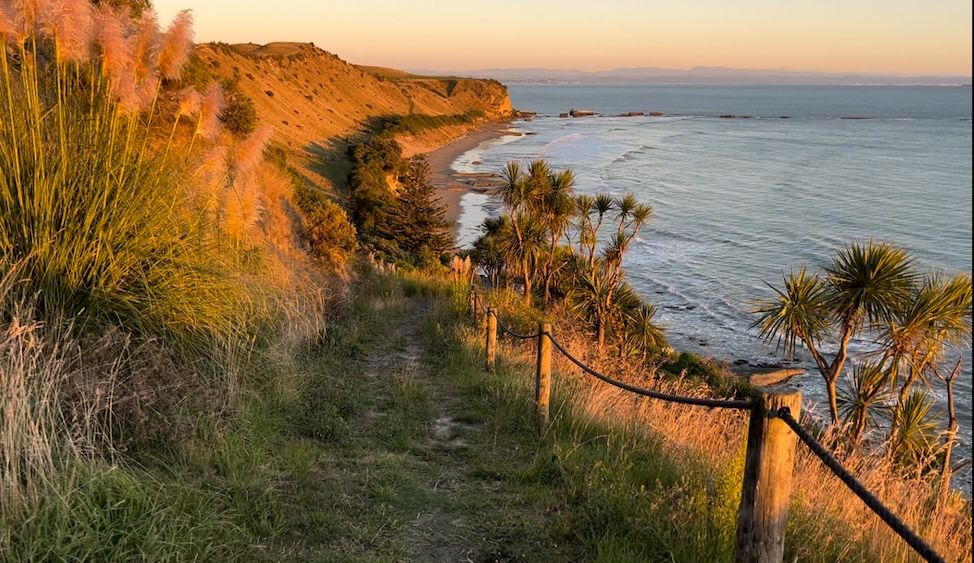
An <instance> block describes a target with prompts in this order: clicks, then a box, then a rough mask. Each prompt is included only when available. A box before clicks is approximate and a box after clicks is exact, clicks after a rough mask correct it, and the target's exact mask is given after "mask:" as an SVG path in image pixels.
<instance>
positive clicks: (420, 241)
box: [379, 157, 454, 256]
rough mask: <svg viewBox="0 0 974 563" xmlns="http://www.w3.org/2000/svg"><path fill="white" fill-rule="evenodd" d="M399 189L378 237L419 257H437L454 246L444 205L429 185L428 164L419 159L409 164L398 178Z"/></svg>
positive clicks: (412, 160)
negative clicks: (431, 254)
mask: <svg viewBox="0 0 974 563" xmlns="http://www.w3.org/2000/svg"><path fill="white" fill-rule="evenodd" d="M400 184H401V186H402V187H401V189H400V191H399V194H398V195H399V198H398V200H397V201H396V203H395V205H393V206H392V208H391V209H390V210H389V212H388V214H387V215H386V216H385V217H384V221H383V223H382V225H381V226H380V227H379V231H380V234H381V236H383V237H384V238H387V239H390V240H393V241H395V242H396V244H397V245H399V248H400V249H402V250H403V251H404V252H406V253H408V254H411V255H414V256H419V255H421V254H423V253H424V252H432V253H433V254H440V253H442V252H445V251H447V250H450V249H451V248H453V247H454V240H453V234H452V233H451V227H452V225H451V224H450V222H449V221H447V220H446V205H445V204H444V203H443V201H442V200H441V199H440V198H439V197H438V196H437V195H436V189H435V188H434V187H433V185H432V184H431V183H430V182H429V164H428V163H427V162H426V159H424V158H422V157H415V158H412V159H411V160H410V161H409V165H408V167H407V170H406V173H405V174H403V176H402V177H400Z"/></svg>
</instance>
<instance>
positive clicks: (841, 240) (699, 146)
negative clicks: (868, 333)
mask: <svg viewBox="0 0 974 563" xmlns="http://www.w3.org/2000/svg"><path fill="white" fill-rule="evenodd" d="M510 93H511V98H512V102H513V104H514V106H515V107H517V108H519V109H522V110H530V111H536V112H538V116H537V117H535V118H534V119H532V120H531V121H519V122H516V123H514V124H513V125H512V132H513V133H514V134H512V135H508V136H505V137H502V138H500V139H496V140H492V141H489V142H486V143H484V144H482V145H481V146H479V147H477V148H476V149H474V150H472V151H470V152H468V153H467V154H465V155H463V156H461V157H460V158H459V159H458V160H457V161H456V162H455V163H454V169H455V170H457V171H458V172H496V171H498V170H499V169H500V168H501V166H503V165H504V163H506V162H508V161H510V160H523V161H527V160H531V159H537V158H543V159H546V160H547V161H548V162H549V163H550V164H551V165H553V166H554V167H556V168H565V167H567V168H571V169H573V170H574V171H575V174H576V176H577V178H578V181H577V191H578V192H579V193H585V194H595V193H609V194H612V195H616V196H618V195H622V194H625V193H627V192H633V193H635V194H636V195H637V196H638V198H639V199H640V200H641V201H643V202H646V203H650V204H651V205H652V206H653V207H654V208H655V213H654V215H653V218H652V220H651V222H650V223H649V225H648V226H647V228H646V229H645V230H644V231H643V232H642V233H641V235H640V237H639V239H638V242H637V244H636V245H635V247H634V248H633V249H632V250H630V252H629V253H628V254H627V255H626V264H625V267H626V271H627V273H628V280H629V281H630V282H631V283H632V284H633V286H635V288H636V289H637V290H638V291H639V292H640V293H641V294H642V296H643V297H645V298H646V299H647V300H649V301H650V302H652V303H653V304H655V305H656V306H657V307H658V308H659V313H658V318H657V320H658V322H659V323H660V324H662V325H664V326H665V327H666V331H667V336H668V337H669V339H670V341H671V342H672V343H673V344H674V345H675V347H677V348H678V349H684V350H690V351H693V352H697V353H700V354H704V355H707V356H712V357H714V358H716V359H718V360H722V361H726V362H728V363H729V364H733V363H734V362H737V363H739V364H743V362H744V361H747V362H750V364H751V365H758V364H761V363H774V362H775V361H777V360H780V356H781V354H780V353H778V351H776V350H775V348H774V346H773V345H768V344H766V343H764V342H762V341H761V340H760V339H759V338H758V334H757V332H756V331H755V330H754V329H753V328H751V325H752V323H753V322H754V320H755V315H754V314H753V313H752V310H753V308H754V301H755V300H756V299H759V298H762V297H771V296H772V295H773V293H772V291H771V290H770V289H769V288H768V286H767V285H766V284H765V282H768V283H771V284H773V285H776V286H780V285H781V278H782V274H783V273H785V272H788V271H790V270H791V269H793V268H796V267H798V266H800V265H802V264H806V265H808V266H809V267H810V268H811V269H819V268H821V267H823V266H825V265H826V264H828V262H829V260H830V258H831V257H832V255H833V251H834V249H835V248H836V247H838V246H841V245H844V244H846V243H848V242H850V241H853V240H865V239H869V238H873V239H882V240H888V241H891V242H894V243H896V244H898V245H901V246H903V247H905V248H906V249H908V250H909V251H910V252H911V253H912V254H913V255H914V256H915V257H916V259H917V262H918V265H919V267H920V268H921V269H922V270H924V271H942V272H945V273H948V274H954V273H957V272H970V271H971V221H972V219H971V206H972V200H971V192H972V190H971V89H970V88H969V87H635V86H633V87H627V86H562V85H513V86H511V87H510ZM572 108H578V109H581V108H585V109H591V110H593V111H596V112H599V113H600V114H601V115H600V116H597V117H587V118H577V119H571V118H569V119H563V118H560V117H558V115H559V114H560V113H563V112H568V111H569V110H570V109H572ZM651 111H657V112H662V113H663V114H664V116H663V117H611V116H613V115H618V114H622V113H628V112H645V113H646V114H648V113H649V112H651ZM722 115H723V116H727V115H735V116H737V117H736V118H734V119H730V118H721V117H720V116H722ZM463 206H464V212H463V214H462V216H461V225H460V237H461V242H462V243H464V244H468V245H469V244H470V243H471V242H472V240H474V239H475V238H476V236H477V234H478V231H477V223H478V222H479V220H480V218H481V217H482V216H483V214H484V213H487V214H496V213H498V212H499V211H500V207H499V204H498V202H496V201H494V200H492V199H491V198H490V197H488V196H485V195H483V194H474V193H471V194H467V195H466V196H464V200H463ZM853 347H854V349H855V351H857V352H860V353H861V352H865V351H867V350H869V348H870V344H869V343H868V342H856V343H854V345H853ZM963 355H964V356H965V368H964V373H963V376H962V377H961V379H960V381H958V382H957V384H956V386H955V387H956V396H957V413H958V418H959V421H960V424H961V426H962V431H961V436H960V441H961V442H962V446H961V450H962V455H963V456H964V457H969V456H970V455H971V449H970V448H971V369H970V368H971V358H970V348H969V347H965V350H964V351H963ZM946 363H949V364H951V365H952V363H953V358H948V361H947V362H946ZM806 365H807V366H808V367H809V368H810V369H809V370H808V372H807V373H806V374H805V375H804V376H802V377H800V378H799V379H798V380H797V381H795V382H794V384H795V385H796V386H798V387H800V388H801V389H802V391H803V393H804V394H805V397H806V408H811V409H813V410H815V411H817V412H818V413H819V414H820V415H822V414H827V412H828V409H827V406H826V405H825V402H824V389H823V385H822V382H821V377H820V375H819V374H818V372H817V370H815V369H814V365H813V364H808V363H806ZM944 368H945V369H949V368H950V365H945V366H944ZM932 393H933V394H934V395H935V396H936V397H937V399H938V401H939V403H940V404H941V406H943V404H944V400H945V392H944V390H943V386H942V385H938V386H935V387H934V389H933V390H932ZM966 482H967V485H966V486H967V488H968V489H969V483H970V481H969V480H967V481H966Z"/></svg>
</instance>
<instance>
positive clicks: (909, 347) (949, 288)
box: [880, 274, 971, 433]
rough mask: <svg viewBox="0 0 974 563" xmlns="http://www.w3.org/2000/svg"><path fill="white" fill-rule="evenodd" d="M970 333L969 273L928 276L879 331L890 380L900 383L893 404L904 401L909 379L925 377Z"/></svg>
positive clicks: (965, 339)
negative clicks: (887, 361)
mask: <svg viewBox="0 0 974 563" xmlns="http://www.w3.org/2000/svg"><path fill="white" fill-rule="evenodd" d="M970 336H971V276H970V274H959V275H957V276H954V277H952V278H948V277H945V276H942V275H936V274H935V275H931V276H927V277H926V278H925V279H924V281H923V282H922V283H921V284H919V285H918V286H917V287H916V288H915V289H914V291H913V292H912V293H911V296H910V298H909V299H908V300H904V301H903V302H902V303H901V304H900V306H899V307H897V308H896V309H895V310H894V311H893V315H892V316H891V318H890V319H889V320H888V321H887V323H886V324H885V326H884V327H883V328H882V330H881V333H880V342H881V343H882V350H883V354H884V358H887V359H888V360H889V363H890V369H891V372H892V375H891V378H890V383H891V384H893V385H899V386H900V387H899V393H898V401H897V405H900V404H902V403H903V402H904V401H905V400H906V398H907V395H908V393H909V391H910V388H911V387H912V386H913V384H914V383H916V382H917V381H918V380H919V381H926V380H927V373H928V372H929V371H931V370H936V368H937V366H938V363H939V362H940V361H941V360H942V359H943V357H944V355H945V354H946V352H947V350H948V349H949V348H950V347H953V346H957V345H960V344H963V343H965V342H970ZM897 408H898V407H897ZM895 420H896V419H895V418H894V428H893V432H894V433H895Z"/></svg>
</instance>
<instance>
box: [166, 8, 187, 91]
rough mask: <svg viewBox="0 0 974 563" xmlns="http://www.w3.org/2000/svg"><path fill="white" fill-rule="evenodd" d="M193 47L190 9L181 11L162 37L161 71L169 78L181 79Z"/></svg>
mask: <svg viewBox="0 0 974 563" xmlns="http://www.w3.org/2000/svg"><path fill="white" fill-rule="evenodd" d="M192 47H193V14H192V12H190V11H189V10H183V11H181V12H179V13H178V14H177V15H176V17H175V19H173V21H172V23H171V24H169V28H168V29H167V30H166V33H165V34H164V35H163V38H162V47H161V49H160V51H159V71H160V72H161V73H162V77H163V78H165V79H167V80H179V77H180V76H181V75H182V71H183V65H185V64H186V61H187V60H189V53H190V50H191V49H192Z"/></svg>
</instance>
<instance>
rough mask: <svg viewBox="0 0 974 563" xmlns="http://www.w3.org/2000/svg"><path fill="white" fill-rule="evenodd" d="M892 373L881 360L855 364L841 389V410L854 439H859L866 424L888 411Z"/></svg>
mask: <svg viewBox="0 0 974 563" xmlns="http://www.w3.org/2000/svg"><path fill="white" fill-rule="evenodd" d="M888 378H889V374H887V373H886V371H885V370H884V368H883V365H882V364H879V363H858V364H856V365H855V366H853V368H852V376H851V377H849V378H848V382H849V384H848V385H847V386H845V387H843V388H840V389H839V396H838V403H839V414H841V415H842V419H843V420H844V421H845V422H846V424H851V425H852V439H853V442H854V443H859V441H860V440H861V439H862V434H863V431H865V429H866V426H867V425H870V424H872V425H875V424H876V423H877V420H878V416H879V415H880V414H883V413H885V412H886V411H888V409H889V407H888V405H887V400H888V399H889V395H890V393H889V385H888V383H887V381H888Z"/></svg>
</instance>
